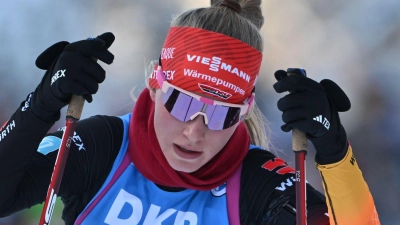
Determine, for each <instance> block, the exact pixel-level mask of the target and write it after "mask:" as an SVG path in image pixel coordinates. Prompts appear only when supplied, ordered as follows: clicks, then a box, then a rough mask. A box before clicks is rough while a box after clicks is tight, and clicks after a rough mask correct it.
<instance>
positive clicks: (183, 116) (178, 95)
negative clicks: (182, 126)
mask: <svg viewBox="0 0 400 225" xmlns="http://www.w3.org/2000/svg"><path fill="white" fill-rule="evenodd" d="M161 99H162V101H163V103H164V106H165V108H166V109H167V111H168V112H169V113H171V115H172V116H174V117H175V118H177V119H178V120H180V121H182V122H187V121H189V120H190V116H191V115H193V114H194V113H196V112H199V111H201V109H202V107H203V103H202V102H199V101H197V100H196V99H194V98H193V97H191V96H189V95H186V94H184V93H182V92H180V91H178V90H176V89H174V88H169V89H168V92H167V93H163V94H162V96H161Z"/></svg>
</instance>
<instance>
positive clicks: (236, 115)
mask: <svg viewBox="0 0 400 225" xmlns="http://www.w3.org/2000/svg"><path fill="white" fill-rule="evenodd" d="M213 108H214V109H213V112H212V113H211V112H209V108H207V111H206V114H207V116H208V118H209V122H208V128H210V130H223V129H227V128H229V127H231V126H233V125H235V124H236V123H237V122H238V121H239V119H240V108H236V107H227V106H221V105H216V106H214V107H213Z"/></svg>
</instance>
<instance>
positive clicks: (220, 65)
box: [186, 54, 250, 82]
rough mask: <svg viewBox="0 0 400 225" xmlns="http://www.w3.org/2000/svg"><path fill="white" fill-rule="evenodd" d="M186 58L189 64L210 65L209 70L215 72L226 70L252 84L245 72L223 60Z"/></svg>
mask: <svg viewBox="0 0 400 225" xmlns="http://www.w3.org/2000/svg"><path fill="white" fill-rule="evenodd" d="M186 58H187V60H188V61H189V62H196V63H201V64H204V65H209V66H210V67H209V69H210V70H211V71H214V72H218V71H219V70H220V69H221V70H225V71H227V72H229V73H232V74H235V75H236V76H238V77H240V78H242V79H243V80H245V81H247V82H250V76H249V75H248V74H247V73H245V72H244V71H242V70H240V69H238V68H236V67H234V66H232V65H231V64H228V63H225V62H223V61H222V58H220V57H216V56H213V57H211V58H208V57H204V56H200V55H191V54H187V55H186Z"/></svg>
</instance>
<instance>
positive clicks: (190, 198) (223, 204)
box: [0, 0, 379, 225]
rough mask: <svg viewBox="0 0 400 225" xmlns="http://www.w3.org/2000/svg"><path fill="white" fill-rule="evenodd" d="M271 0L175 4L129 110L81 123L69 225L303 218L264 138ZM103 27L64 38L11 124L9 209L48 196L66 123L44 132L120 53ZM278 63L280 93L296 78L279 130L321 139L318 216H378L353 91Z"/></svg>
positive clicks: (6, 158) (360, 220) (0, 145)
mask: <svg viewBox="0 0 400 225" xmlns="http://www.w3.org/2000/svg"><path fill="white" fill-rule="evenodd" d="M260 4H261V1H258V0H238V1H234V0H225V1H211V5H212V6H211V7H209V8H199V9H194V10H191V11H187V12H185V13H183V14H181V15H179V16H177V17H176V18H175V19H174V20H173V22H172V24H171V29H170V31H169V33H168V35H167V38H166V41H165V43H164V47H163V49H162V51H161V55H160V59H159V60H158V63H157V67H156V68H157V69H156V71H155V72H154V73H152V74H151V75H150V76H149V80H148V81H149V82H148V84H149V85H148V88H146V89H145V90H143V92H142V93H141V95H140V96H139V98H138V100H137V102H136V105H135V107H134V109H133V112H132V114H128V115H124V116H121V117H114V116H93V117H90V118H88V119H85V120H82V121H80V122H79V124H78V126H77V129H76V133H75V135H74V137H73V140H72V142H73V144H71V151H70V154H69V157H68V161H67V165H66V168H65V172H64V175H63V179H62V183H61V187H60V192H59V196H61V198H62V200H63V202H64V205H65V208H64V211H63V216H62V217H63V219H64V221H65V222H66V224H191V225H193V224H239V223H240V224H294V223H295V215H296V210H295V208H294V206H295V189H294V186H295V185H296V182H295V179H294V175H293V169H291V168H290V167H288V165H287V164H286V163H285V162H283V160H281V159H279V158H276V157H275V156H274V155H273V154H272V153H270V152H269V151H265V150H262V148H266V147H267V145H268V140H267V137H266V135H265V131H264V128H263V127H264V126H263V125H264V124H263V123H262V121H263V117H262V115H261V114H260V112H259V110H258V109H257V106H256V105H255V104H254V96H255V94H256V92H255V88H254V86H255V84H256V81H257V78H258V72H259V70H260V64H261V59H262V54H261V52H262V50H263V41H262V38H261V35H260V33H259V29H260V28H261V26H262V25H263V17H262V14H261V9H260ZM96 40H97V41H93V40H83V41H78V42H75V43H72V44H69V43H68V42H59V43H56V44H54V45H53V46H51V47H49V48H48V49H47V50H45V51H44V52H43V53H42V54H41V55H40V56H39V57H38V58H37V60H36V65H37V66H38V67H39V68H41V69H45V70H47V71H46V73H45V75H44V77H43V79H42V81H41V83H40V84H39V86H38V87H37V88H36V90H35V91H34V92H33V93H32V94H30V95H28V98H27V99H26V100H25V101H24V102H23V103H22V104H21V107H20V108H19V109H18V110H17V111H16V112H15V113H14V114H13V115H12V117H11V118H10V120H9V121H8V122H7V123H6V124H5V125H4V126H3V128H2V130H1V134H2V136H1V141H0V155H1V157H0V169H1V170H0V171H2V172H1V173H0V180H2V181H4V180H6V181H7V182H1V184H0V192H1V193H2V195H1V197H0V214H1V215H2V216H7V215H10V214H12V213H14V212H16V211H19V210H22V209H24V208H28V207H30V206H32V205H35V204H39V203H41V202H43V201H44V200H45V197H46V191H47V187H48V184H49V181H50V177H51V173H52V170H53V166H54V161H55V159H56V156H57V151H58V146H59V142H60V139H61V137H62V134H63V129H61V130H59V131H57V132H54V133H50V134H46V133H47V132H48V130H49V129H50V128H51V126H52V125H53V124H54V122H55V121H57V120H58V119H59V117H60V110H61V108H63V107H64V106H65V105H67V104H68V102H69V100H70V98H71V95H72V94H77V95H82V96H83V97H84V98H85V99H86V100H87V101H88V102H91V101H92V94H95V93H96V92H97V89H98V84H99V83H101V82H103V81H104V79H105V71H104V70H103V69H102V68H101V67H100V66H99V65H98V64H97V63H96V62H94V61H93V60H92V57H94V58H97V59H99V60H101V61H103V62H105V63H107V64H111V63H112V61H113V58H114V57H113V55H112V54H111V53H110V52H109V51H108V50H107V49H108V48H109V47H110V46H111V44H112V43H113V41H114V36H113V35H112V34H111V33H105V34H102V35H100V36H99V37H98V38H96ZM100 42H101V43H100ZM276 75H277V77H279V79H280V81H279V82H277V83H276V84H275V85H274V88H275V90H276V91H277V92H279V93H281V92H287V91H294V92H292V93H291V94H289V95H286V96H285V97H283V98H282V99H281V100H280V101H279V102H278V108H279V109H280V110H281V111H283V116H282V117H283V121H284V122H285V124H284V125H283V126H282V130H283V131H286V132H287V131H290V130H291V129H292V128H298V129H300V130H302V131H305V132H306V133H307V135H308V138H309V140H310V141H312V142H313V144H314V145H315V147H316V150H317V155H316V162H317V164H318V169H319V170H320V171H321V175H322V178H323V184H324V188H325V195H326V198H325V197H324V196H323V195H322V194H321V193H319V192H318V191H316V190H315V189H313V188H312V187H311V186H310V185H307V211H308V215H307V216H308V224H379V220H378V219H377V214H376V212H375V207H374V203H373V199H372V196H371V194H370V192H369V190H368V186H367V184H366V183H365V181H364V180H363V178H362V175H361V172H360V171H359V169H358V166H357V163H356V161H355V160H354V157H353V154H352V150H351V147H350V145H349V144H348V142H347V137H346V133H345V131H344V128H343V126H342V125H341V124H340V120H339V116H338V112H339V111H346V110H347V109H348V108H349V106H350V102H349V101H348V99H347V96H346V95H345V94H344V93H343V92H342V91H341V90H340V88H339V87H337V86H336V85H335V84H334V83H333V82H331V81H328V80H325V81H322V82H321V83H317V82H315V81H313V80H311V79H308V78H305V77H302V76H290V77H288V76H286V72H284V71H279V72H277V74H276ZM313 118H316V119H313ZM320 118H321V119H320ZM19 140H24V142H21V141H19ZM38 146H39V147H38ZM235 188H236V189H237V188H240V190H239V193H236V192H235ZM237 204H238V205H239V206H238V207H236V208H235V206H237ZM328 213H329V214H328ZM328 215H329V216H328Z"/></svg>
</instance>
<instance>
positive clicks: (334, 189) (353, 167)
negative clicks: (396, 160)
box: [317, 145, 380, 225]
mask: <svg viewBox="0 0 400 225" xmlns="http://www.w3.org/2000/svg"><path fill="white" fill-rule="evenodd" d="M317 169H318V170H319V172H320V174H321V177H322V185H323V187H324V191H325V197H326V203H327V205H328V213H329V220H330V224H331V225H333V224H335V225H378V224H380V222H379V218H378V214H377V212H376V209H375V204H374V200H373V198H372V195H371V192H370V191H369V188H368V185H367V183H366V182H365V180H364V178H363V176H362V173H361V170H360V169H359V168H358V165H357V161H356V159H355V158H354V155H353V150H352V148H351V146H350V145H349V149H348V151H347V155H346V156H345V157H344V159H342V160H341V161H339V162H337V163H333V164H327V165H318V164H317Z"/></svg>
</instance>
